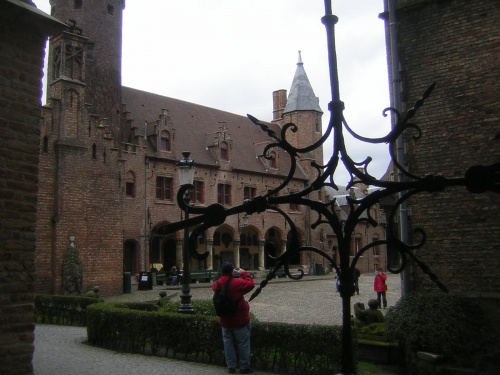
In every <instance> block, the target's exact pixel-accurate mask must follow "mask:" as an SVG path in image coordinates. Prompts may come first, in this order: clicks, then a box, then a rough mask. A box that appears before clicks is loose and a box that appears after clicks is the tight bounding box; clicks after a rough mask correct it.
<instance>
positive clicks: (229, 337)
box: [212, 262, 255, 374]
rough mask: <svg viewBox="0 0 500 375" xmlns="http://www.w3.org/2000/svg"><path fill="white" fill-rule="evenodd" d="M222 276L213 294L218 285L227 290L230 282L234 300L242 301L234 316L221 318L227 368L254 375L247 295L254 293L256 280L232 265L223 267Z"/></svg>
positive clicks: (231, 372) (226, 264)
mask: <svg viewBox="0 0 500 375" xmlns="http://www.w3.org/2000/svg"><path fill="white" fill-rule="evenodd" d="M221 273H222V276H221V277H220V278H219V280H217V281H214V283H213V284H212V290H213V291H214V292H215V291H216V290H217V282H218V283H219V284H220V285H221V286H224V285H226V283H227V282H228V280H230V284H229V287H228V290H229V292H230V293H231V296H232V297H233V300H235V301H239V302H238V307H237V310H236V312H235V313H234V314H232V315H225V316H221V317H220V325H221V327H222V340H223V342H224V354H225V356H226V365H227V369H228V372H229V373H230V374H235V373H236V367H239V369H240V372H239V373H240V374H250V373H252V372H253V371H252V370H251V369H250V331H251V330H252V325H251V322H250V305H249V304H248V301H247V300H246V299H245V297H244V295H245V294H247V293H248V292H250V291H251V290H252V289H253V288H254V287H255V284H254V282H253V279H252V276H250V274H249V273H248V272H246V271H245V270H244V269H242V268H238V269H234V267H233V265H232V264H231V263H227V262H226V263H223V264H222V267H221Z"/></svg>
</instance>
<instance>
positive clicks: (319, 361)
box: [87, 301, 341, 374]
mask: <svg viewBox="0 0 500 375" xmlns="http://www.w3.org/2000/svg"><path fill="white" fill-rule="evenodd" d="M192 303H193V307H194V308H195V310H196V313H195V314H178V313H176V311H177V308H178V306H179V303H177V302H169V303H167V304H166V305H165V306H164V307H162V308H159V309H150V306H151V305H153V304H149V305H150V306H149V307H148V306H147V304H127V303H120V304H110V303H106V304H100V305H94V306H91V307H90V308H89V309H88V310H87V336H88V341H89V343H90V344H92V345H96V346H100V347H104V348H107V349H112V350H119V351H125V352H132V353H141V354H155V355H164V356H168V357H171V358H180V357H182V358H183V359H188V360H196V361H202V362H205V363H215V364H220V365H224V348H223V343H222V337H221V336H222V335H221V329H220V325H219V319H218V317H217V316H215V311H214V309H213V305H212V301H193V302H192ZM153 306H154V305H153ZM148 310H149V311H148ZM252 324H253V328H252V362H253V365H254V367H255V368H259V369H262V370H271V371H282V372H283V371H286V372H292V373H296V374H335V373H337V372H338V371H339V368H340V352H341V337H340V335H341V328H340V327H336V326H319V325H297V324H293V325H292V324H284V323H261V322H257V321H255V322H253V323H252Z"/></svg>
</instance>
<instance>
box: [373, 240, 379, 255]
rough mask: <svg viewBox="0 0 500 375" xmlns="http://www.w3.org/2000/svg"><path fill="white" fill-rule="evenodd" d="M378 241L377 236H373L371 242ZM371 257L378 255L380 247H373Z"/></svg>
mask: <svg viewBox="0 0 500 375" xmlns="http://www.w3.org/2000/svg"><path fill="white" fill-rule="evenodd" d="M376 241H378V236H373V238H372V242H376ZM373 255H380V247H379V245H376V246H373Z"/></svg>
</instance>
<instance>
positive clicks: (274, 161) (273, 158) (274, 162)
mask: <svg viewBox="0 0 500 375" xmlns="http://www.w3.org/2000/svg"><path fill="white" fill-rule="evenodd" d="M269 156H270V158H271V160H269V163H270V165H271V168H274V169H278V155H276V152H274V151H273V152H271V153H270V154H269Z"/></svg>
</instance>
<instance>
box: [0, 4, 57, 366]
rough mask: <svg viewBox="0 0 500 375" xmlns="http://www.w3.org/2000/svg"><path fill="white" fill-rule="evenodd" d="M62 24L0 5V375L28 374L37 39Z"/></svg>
mask: <svg viewBox="0 0 500 375" xmlns="http://www.w3.org/2000/svg"><path fill="white" fill-rule="evenodd" d="M61 26H62V24H60V23H58V22H57V21H56V20H55V19H52V18H50V17H46V16H44V15H43V13H41V12H38V11H37V10H36V9H34V8H33V6H32V5H30V4H27V3H25V2H22V1H17V0H3V1H2V2H0V137H1V142H0V373H1V374H32V373H33V369H32V365H31V359H32V354H33V329H34V324H33V275H34V265H35V235H34V233H35V220H36V201H37V170H38V169H37V164H38V150H39V137H38V122H39V115H40V111H39V106H40V97H41V88H42V83H41V77H42V67H43V58H44V47H45V39H46V38H47V36H48V35H49V33H50V32H51V31H52V30H56V29H57V28H60V27H61Z"/></svg>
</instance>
